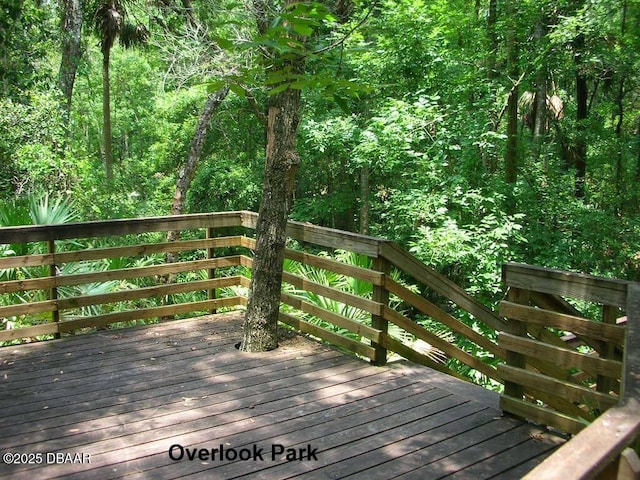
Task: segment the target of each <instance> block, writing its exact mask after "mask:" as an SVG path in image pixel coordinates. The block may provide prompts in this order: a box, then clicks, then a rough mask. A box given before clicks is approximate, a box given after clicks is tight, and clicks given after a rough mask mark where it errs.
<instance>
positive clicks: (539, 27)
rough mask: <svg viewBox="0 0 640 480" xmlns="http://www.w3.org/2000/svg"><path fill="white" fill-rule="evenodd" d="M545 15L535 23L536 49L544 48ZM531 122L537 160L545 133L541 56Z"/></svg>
mask: <svg viewBox="0 0 640 480" xmlns="http://www.w3.org/2000/svg"><path fill="white" fill-rule="evenodd" d="M546 34H547V31H546V15H544V14H542V16H541V17H540V18H539V19H538V21H537V22H536V25H535V30H534V38H535V41H536V43H537V45H538V51H543V49H544V37H545V36H546ZM534 118H535V122H534V124H533V157H534V160H537V159H538V158H539V157H540V148H541V146H542V144H543V143H544V140H545V137H546V135H547V129H548V128H547V123H548V120H547V64H546V58H543V60H542V65H540V67H539V68H538V71H537V72H536V97H535V107H534Z"/></svg>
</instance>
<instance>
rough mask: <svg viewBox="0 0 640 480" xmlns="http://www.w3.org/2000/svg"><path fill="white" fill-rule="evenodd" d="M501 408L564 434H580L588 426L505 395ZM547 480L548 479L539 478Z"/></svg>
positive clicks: (501, 398)
mask: <svg viewBox="0 0 640 480" xmlns="http://www.w3.org/2000/svg"><path fill="white" fill-rule="evenodd" d="M500 408H502V410H504V411H505V412H508V413H511V414H513V415H516V416H518V417H521V418H527V419H529V420H533V421H534V422H538V423H541V424H543V425H550V426H552V427H555V428H557V429H559V430H561V431H563V432H567V433H578V432H579V431H581V430H582V429H584V428H585V427H586V426H587V424H586V423H583V422H580V421H578V420H576V419H575V418H573V417H569V416H568V415H564V414H562V413H560V412H556V411H553V410H550V409H548V408H544V407H541V406H539V405H535V404H533V403H529V402H525V401H524V400H518V399H515V398H512V397H507V396H506V395H503V396H502V397H500ZM538 478H547V477H538Z"/></svg>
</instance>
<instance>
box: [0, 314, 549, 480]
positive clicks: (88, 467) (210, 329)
mask: <svg viewBox="0 0 640 480" xmlns="http://www.w3.org/2000/svg"><path fill="white" fill-rule="evenodd" d="M212 318H213V317H205V319H200V320H180V321H175V322H166V323H162V324H158V325H154V326H147V327H139V328H136V329H126V330H117V331H110V332H98V333H95V334H90V335H86V336H85V335H83V336H77V337H72V338H68V339H63V340H60V341H53V342H47V343H40V344H32V345H21V346H18V347H12V349H11V350H8V352H10V356H9V357H6V355H5V354H4V352H3V350H2V349H0V356H1V357H2V358H3V359H5V358H15V359H16V362H15V364H13V365H9V364H8V363H7V362H4V361H1V360H0V382H2V383H0V409H2V410H3V412H5V413H7V412H9V413H8V415H3V416H0V451H3V452H4V451H36V450H38V451H40V449H41V448H42V445H45V444H46V446H47V448H50V449H51V450H53V451H71V452H75V451H81V452H87V453H90V454H91V464H85V465H71V464H68V465H55V466H37V465H35V466H17V465H16V466H7V465H4V464H2V465H0V475H7V476H9V475H10V476H11V478H12V480H14V479H15V480H21V479H27V480H41V479H48V478H52V477H54V476H58V477H65V478H67V479H69V480H75V479H83V480H84V479H87V478H89V479H90V478H96V479H100V480H103V479H108V478H112V477H122V476H126V477H127V478H130V479H131V480H135V479H144V478H152V477H153V478H155V477H157V478H180V477H184V476H193V477H195V478H233V477H238V476H245V477H248V478H249V477H250V478H255V479H259V478H267V479H269V480H271V479H272V478H289V477H293V476H296V475H302V476H307V477H309V478H325V475H327V474H329V475H330V474H331V473H330V472H334V473H335V472H339V473H343V474H345V475H353V476H355V477H356V478H357V477H358V476H362V475H365V478H369V479H370V480H374V479H375V478H388V475H387V473H388V472H389V471H394V472H397V475H400V474H403V473H406V472H408V471H411V470H413V469H415V468H419V467H423V466H425V465H426V464H427V465H429V464H433V465H434V468H433V469H427V470H425V471H423V472H422V473H423V474H425V475H426V477H425V476H423V477H422V478H432V477H433V476H434V474H435V473H436V472H437V471H438V470H439V469H440V467H441V465H442V464H437V462H438V461H439V459H442V460H444V459H446V458H448V457H449V456H451V455H455V452H460V454H459V455H460V456H462V457H464V456H465V455H464V454H463V453H462V452H463V451H464V450H465V449H467V448H471V449H473V445H475V444H478V443H479V442H481V443H482V444H483V445H487V446H491V448H493V447H494V446H495V447H496V450H495V451H491V452H490V451H489V449H488V448H489V447H487V449H486V455H491V456H495V455H496V454H497V453H498V452H500V451H504V449H505V448H507V447H509V445H506V444H504V443H502V442H501V441H496V442H493V443H491V442H489V443H487V440H488V439H489V438H492V437H493V438H495V437H496V435H497V434H499V433H500V432H510V431H514V429H515V428H521V429H523V432H528V431H529V430H528V429H529V428H530V427H529V426H523V427H518V426H519V425H523V424H522V423H518V422H515V423H514V422H513V421H511V420H508V419H501V418H499V412H498V411H497V410H495V409H494V408H487V407H486V405H484V404H483V403H482V398H483V395H478V396H477V397H476V396H475V395H474V394H473V392H468V394H462V395H459V394H458V393H451V392H456V390H448V389H447V388H446V387H447V386H448V385H450V383H451V382H452V381H453V379H451V378H450V377H448V376H444V375H441V374H439V373H437V372H434V371H431V370H427V369H424V368H423V367H419V366H416V365H414V366H412V367H411V369H410V370H409V371H407V372H405V371H404V368H405V367H403V365H401V364H396V365H394V368H393V369H391V368H387V367H371V366H369V365H368V364H367V363H365V362H362V361H361V360H358V359H355V358H354V357H349V356H344V355H342V354H340V353H338V352H337V351H336V350H335V349H330V348H328V347H326V346H321V345H319V344H315V343H313V345H316V347H314V349H313V351H312V350H307V348H308V347H305V346H304V345H302V344H298V343H296V342H303V343H304V344H305V345H306V344H312V343H311V342H308V341H305V340H302V339H300V340H295V339H294V340H293V342H294V343H292V344H288V343H287V341H286V340H285V341H284V342H282V345H281V347H280V348H278V349H276V350H274V351H272V352H266V353H262V354H246V353H243V352H239V351H237V350H236V349H235V348H234V346H233V344H234V343H235V342H237V341H238V340H239V338H240V328H241V319H240V318H239V317H238V319H237V321H236V322H235V323H234V325H233V328H227V327H225V325H226V323H220V322H216V321H213V320H210V319H212ZM207 319H209V320H207ZM112 337H113V338H112ZM174 343H177V344H178V345H174ZM298 345H300V346H298ZM365 347H366V345H365ZM192 348H195V350H193V349H192ZM21 351H25V352H29V353H28V355H22V354H19V353H18V352H21ZM47 353H50V354H49V355H46V354H47ZM48 362H51V364H50V365H48ZM32 367H33V368H35V367H37V368H36V370H33V368H32ZM39 368H42V369H43V370H41V371H40V370H38V369H39ZM14 370H15V371H16V372H18V370H19V371H20V372H21V373H19V374H17V375H14V373H13V372H14ZM423 370H424V371H425V372H426V373H427V375H421V374H420V372H422V371H423ZM39 371H40V373H38V372H39ZM62 371H64V374H63V373H61V372H62ZM5 372H6V374H7V375H6V377H4V373H5ZM436 376H441V377H442V380H441V381H435V380H434V377H436ZM55 378H57V379H58V381H54V379H55ZM30 379H31V380H30ZM16 380H18V381H17V383H13V382H16ZM6 382H9V383H6ZM456 382H457V381H456ZM11 385H16V386H17V389H24V390H23V395H22V396H21V397H16V398H20V401H15V399H10V398H6V399H3V398H2V393H4V390H5V388H4V387H5V386H6V387H9V386H11ZM27 388H30V389H31V392H32V393H33V394H35V395H34V396H32V393H30V392H27V390H26V389H27ZM468 388H469V389H473V388H474V386H473V385H471V384H469V385H468ZM10 390H12V391H14V390H15V388H10ZM45 407H48V408H45ZM5 408H6V409H5ZM525 427H526V429H525ZM531 431H533V429H532V430H531ZM525 434H526V433H525ZM506 437H508V435H506ZM522 438H526V437H517V438H515V437H514V439H513V440H512V441H513V442H514V443H521V440H522ZM175 443H181V444H182V445H184V446H185V447H187V446H188V447H192V448H215V447H218V446H219V444H220V443H223V444H224V445H225V446H228V447H243V446H249V447H250V446H251V445H253V444H257V445H259V446H263V445H264V446H266V447H269V446H270V445H271V444H273V443H283V444H286V445H287V446H292V447H294V446H299V447H304V446H306V445H307V444H311V445H312V446H314V447H317V448H318V454H319V460H318V461H317V462H315V461H311V462H289V463H286V462H284V461H283V460H282V459H280V458H277V459H276V460H275V461H274V462H272V461H271V460H270V458H269V459H268V460H267V461H265V462H228V461H223V462H218V461H209V462H200V461H193V462H190V461H182V462H173V461H171V460H170V459H169V457H168V455H167V450H168V448H169V446H170V445H172V444H175ZM523 450H524V448H523ZM533 450H534V449H533V448H532V449H531V451H532V455H537V454H538V452H537V451H536V452H533ZM540 455H545V454H543V453H541V454H540ZM426 458H428V460H427V461H425V459H426ZM469 458H470V459H477V458H479V456H478V455H476V454H473V455H470V456H469ZM391 465H394V466H395V467H394V469H393V470H388V468H389V467H390V466H391ZM501 466H504V467H505V468H510V466H509V465H504V464H501ZM363 472H366V473H363ZM425 472H426V473H425ZM376 474H381V475H382V477H379V476H378V477H376V476H375V475H376ZM274 475H275V477H274ZM334 476H335V475H334ZM507 478H508V477H507Z"/></svg>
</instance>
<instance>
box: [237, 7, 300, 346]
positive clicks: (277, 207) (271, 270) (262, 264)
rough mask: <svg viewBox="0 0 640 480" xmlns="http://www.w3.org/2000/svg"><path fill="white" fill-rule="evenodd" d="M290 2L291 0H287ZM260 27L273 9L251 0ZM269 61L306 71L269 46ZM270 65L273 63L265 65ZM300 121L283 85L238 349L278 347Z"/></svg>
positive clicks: (294, 97) (270, 122)
mask: <svg viewBox="0 0 640 480" xmlns="http://www.w3.org/2000/svg"><path fill="white" fill-rule="evenodd" d="M284 3H285V5H284V8H285V9H286V8H289V7H290V6H291V5H293V4H294V3H295V0H285V2H284ZM253 5H254V14H255V16H256V24H257V27H258V32H259V33H260V34H261V35H264V34H265V33H266V32H267V30H268V28H269V24H270V23H271V16H272V14H273V11H274V9H275V6H274V4H273V3H272V2H271V0H254V2H253ZM271 55H272V58H271V60H270V61H269V62H268V63H269V64H271V65H273V64H280V65H282V67H281V68H282V69H283V70H289V71H291V72H294V73H302V72H303V71H304V66H305V62H304V58H299V57H297V58H288V59H285V58H280V57H278V55H277V53H275V52H271ZM267 68H271V67H267ZM299 123H300V90H297V89H296V90H294V89H291V88H287V89H286V90H284V91H282V92H278V93H276V94H274V95H272V96H271V97H269V104H268V109H267V151H266V162H265V167H264V179H263V184H262V200H261V202H260V209H259V212H258V213H259V217H258V223H257V225H256V251H255V255H254V257H253V279H252V280H251V286H250V288H249V302H248V304H247V311H246V313H245V317H244V325H243V334H242V341H241V342H240V350H241V351H244V352H264V351H268V350H273V349H274V348H277V347H278V335H277V330H278V316H279V312H280V292H281V290H282V263H283V261H284V248H285V242H286V229H287V219H288V215H289V210H290V209H291V203H292V198H293V188H294V185H295V183H294V182H295V176H296V171H297V169H298V164H299V163H300V158H299V156H298V150H297V134H298V125H299Z"/></svg>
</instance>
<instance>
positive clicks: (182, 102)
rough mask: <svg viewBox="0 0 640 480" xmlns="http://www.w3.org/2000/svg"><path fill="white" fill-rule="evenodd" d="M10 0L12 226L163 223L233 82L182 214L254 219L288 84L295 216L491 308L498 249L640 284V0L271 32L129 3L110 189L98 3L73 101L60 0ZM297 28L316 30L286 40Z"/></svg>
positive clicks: (404, 12)
mask: <svg viewBox="0 0 640 480" xmlns="http://www.w3.org/2000/svg"><path fill="white" fill-rule="evenodd" d="M0 3H1V4H2V11H3V16H2V18H1V19H0V210H1V211H2V212H3V214H2V216H0V218H2V219H3V221H8V220H6V219H7V218H9V217H10V216H11V215H10V213H11V211H12V210H14V205H16V204H24V203H26V202H27V198H29V197H33V196H35V197H38V198H44V196H45V195H47V194H48V195H50V196H51V198H54V197H55V196H56V195H58V194H63V195H64V196H65V197H68V198H71V199H73V204H74V208H75V209H76V211H77V215H78V216H79V218H82V219H86V220H90V219H97V218H116V217H132V216H143V215H162V214H167V213H169V212H170V211H171V201H172V198H173V195H174V191H175V188H176V181H177V179H178V176H179V172H180V168H181V166H182V165H183V163H184V162H185V160H186V158H187V156H188V155H189V151H190V145H191V142H192V138H193V136H194V130H195V129H196V125H197V122H198V116H199V114H200V112H201V110H202V108H203V106H204V104H205V101H206V99H207V96H208V95H209V94H210V93H211V92H212V91H214V90H217V89H218V88H220V87H221V86H222V85H225V84H228V85H230V86H231V92H232V93H230V94H229V95H228V97H227V98H226V99H225V101H224V102H223V103H222V105H221V107H220V109H219V110H218V111H217V112H216V114H215V116H214V117H213V120H212V122H211V123H212V124H211V126H210V128H209V129H208V131H207V136H206V142H205V144H204V147H203V151H202V155H201V159H200V163H199V166H198V169H197V171H196V174H195V177H194V178H193V182H192V183H191V187H190V189H189V193H188V196H187V201H186V207H187V209H188V211H191V212H196V211H218V210H233V209H252V210H256V209H257V207H258V204H259V201H260V198H259V197H260V192H261V187H260V185H261V182H262V176H263V171H262V170H263V167H264V142H265V132H264V128H263V127H262V125H261V123H260V122H261V118H260V116H261V112H263V111H264V107H263V105H264V104H265V99H266V98H267V96H268V95H269V94H270V93H271V94H273V93H274V90H277V89H281V88H283V87H282V86H283V85H285V86H289V87H293V88H299V89H302V90H303V102H304V108H303V117H302V125H301V128H300V132H299V154H300V156H301V165H300V169H299V171H298V177H297V184H296V189H295V202H294V205H293V211H292V217H293V218H295V219H299V220H304V221H308V222H313V223H318V224H321V225H326V226H332V227H337V228H343V229H349V230H353V231H361V232H363V233H370V234H372V235H379V236H384V237H387V238H391V239H394V240H397V241H399V242H400V243H401V244H403V245H404V246H405V247H407V248H408V249H411V250H412V251H413V252H414V253H415V254H416V255H417V256H419V257H420V258H421V259H422V260H424V261H425V262H426V263H428V264H431V265H433V266H435V267H436V268H437V269H438V270H440V271H442V272H444V273H446V274H447V275H449V276H451V277H452V278H453V279H454V280H456V281H457V282H458V283H460V284H462V285H464V286H465V287H466V288H469V289H470V290H471V291H472V292H473V293H474V294H476V295H478V296H480V297H482V298H484V299H485V300H486V301H488V302H493V301H495V300H496V299H498V298H499V297H500V295H501V291H500V286H499V268H500V264H501V263H503V262H505V261H519V262H525V263H532V264H539V265H544V266H549V267H557V268H563V269H569V270H576V271H581V272H588V273H594V274H599V275H605V276H614V277H620V278H627V279H634V280H640V273H639V272H640V269H639V268H638V267H639V266H640V219H639V218H640V217H639V216H638V207H639V205H640V96H639V95H638V92H639V91H640V90H639V88H638V79H640V60H639V53H638V52H640V45H639V43H640V38H639V37H638V35H637V33H638V26H639V25H640V3H638V2H637V1H635V0H602V1H598V2H591V1H584V0H566V1H562V2H549V1H546V0H526V1H523V2H514V1H513V0H506V1H505V2H495V1H493V0H483V1H477V2H470V1H468V0H467V1H463V0H456V1H444V0H438V1H434V2H426V1H422V0H382V1H378V2H373V3H371V2H357V3H352V2H349V1H337V2H333V1H328V2H326V3H325V5H324V6H323V7H322V8H320V6H319V4H315V3H304V4H302V3H301V4H299V5H300V6H298V7H296V8H295V9H293V10H292V11H291V12H290V13H288V14H286V15H284V16H282V17H278V22H276V23H275V25H274V26H272V28H271V29H270V30H268V34H266V35H262V36H260V35H257V33H256V27H255V19H254V18H252V17H251V16H249V15H247V13H246V12H247V11H248V10H247V8H246V6H245V5H243V4H241V3H233V2H224V1H223V2H216V3H215V4H213V3H212V2H200V1H194V2H192V5H193V8H192V9H191V10H184V9H183V8H181V7H179V6H178V4H177V3H176V4H174V2H172V1H163V2H158V3H154V2H150V3H141V2H140V3H132V2H127V3H126V5H124V4H123V5H118V7H119V8H125V7H126V8H127V12H128V16H127V18H128V19H130V20H132V21H134V23H135V24H144V25H145V29H146V30H147V31H148V33H149V34H150V36H149V38H148V41H147V43H146V46H144V47H143V48H136V49H125V48H123V46H121V45H120V44H118V43H114V44H113V47H112V48H111V51H110V57H109V62H110V96H111V102H110V113H111V124H112V125H111V137H112V148H111V150H112V152H113V178H112V179H110V180H109V179H107V174H106V172H105V165H104V154H105V141H107V140H105V138H104V136H103V135H102V133H103V96H102V93H103V92H102V88H103V87H102V85H103V82H102V75H103V61H104V58H103V54H102V53H101V49H100V45H101V41H102V39H101V38H98V36H97V33H96V32H95V30H93V29H92V28H90V25H91V24H92V22H93V21H94V20H95V14H96V12H97V11H104V10H100V8H103V7H104V5H97V6H96V5H95V3H96V2H93V3H91V2H87V5H85V10H86V11H85V12H84V20H85V22H84V23H85V28H84V29H83V30H82V37H81V39H80V46H81V49H82V56H81V58H80V59H79V63H78V65H77V72H76V74H75V87H74V89H73V97H72V103H71V109H70V111H69V112H67V111H66V109H65V105H66V103H65V101H64V98H63V95H62V93H61V92H60V89H59V79H58V75H59V73H60V72H59V65H60V63H61V58H60V55H61V53H60V52H61V51H62V42H63V39H64V38H66V37H65V36H66V35H67V33H68V32H66V31H65V30H64V29H62V28H61V27H60V26H59V25H60V21H59V18H60V17H63V16H64V15H65V5H66V4H67V2H45V3H40V2H35V1H33V0H1V1H0ZM97 3H98V4H99V3H100V2H97ZM180 5H181V4H180ZM303 5H306V6H304V7H303ZM509 12H511V13H515V15H511V16H508V15H507V13H509ZM5 13H6V14H5ZM63 24H64V23H63ZM287 29H290V30H291V29H293V31H294V33H295V34H296V35H298V36H301V37H308V40H307V41H306V42H300V43H299V44H295V45H294V44H292V43H291V42H283V41H282V38H283V37H281V36H279V34H280V33H281V32H282V31H287ZM134 33H135V32H134ZM121 35H122V33H121ZM121 40H122V41H124V42H125V44H126V43H127V42H126V36H125V37H124V38H122V37H121ZM265 48H268V49H272V50H274V51H278V52H279V53H280V54H282V55H284V56H285V57H286V55H288V54H296V55H299V54H300V52H301V51H304V52H311V53H304V52H303V53H304V54H305V55H307V56H308V58H307V62H306V73H305V74H304V75H299V74H296V75H293V74H291V75H289V76H288V74H287V73H286V72H285V73H283V72H282V71H278V72H279V73H277V75H276V74H273V75H269V73H268V72H269V70H268V69H266V70H265V66H264V60H263V59H262V60H261V59H260V58H259V56H258V55H257V54H256V52H259V51H260V50H261V49H265ZM265 72H266V73H265ZM514 72H515V73H516V75H515V76H514ZM285 88H286V87H285ZM585 88H586V103H585V102H584V100H585V98H584V95H585ZM514 93H517V94H518V99H519V100H520V101H519V105H518V107H519V108H518V111H517V115H518V116H517V133H516V137H517V138H515V140H517V143H515V144H512V145H516V146H517V150H516V160H517V165H516V170H515V172H516V173H517V175H516V177H515V178H513V175H511V176H510V175H508V174H507V173H508V172H507V161H506V150H507V140H508V137H509V135H511V137H509V138H511V140H514V137H513V133H509V132H508V131H507V127H508V121H509V116H510V115H512V114H513V112H512V111H511V110H509V109H508V108H507V104H508V97H509V96H510V95H513V94H514ZM536 94H537V95H538V96H539V98H544V99H545V101H543V104H544V105H547V109H546V112H545V113H546V114H545V115H541V113H540V112H539V111H536V108H535V107H536V102H535V95H536ZM540 96H542V97H540ZM554 97H555V99H557V100H558V101H560V104H558V103H556V104H553V103H552V102H556V100H555V99H554V100H552V99H553V98H554ZM558 105H560V107H558ZM552 107H553V108H552ZM585 107H586V110H585ZM536 120H538V124H539V125H538V127H537V130H536V129H535V128H534V127H535V124H536ZM581 162H583V163H581ZM16 202H17V203H16ZM25 221H29V219H28V218H26V219H25ZM4 251H6V250H4Z"/></svg>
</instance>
